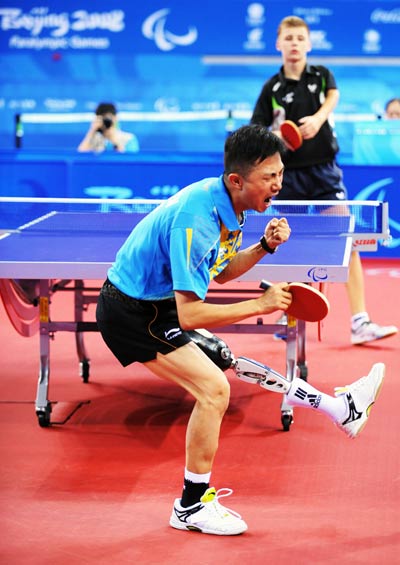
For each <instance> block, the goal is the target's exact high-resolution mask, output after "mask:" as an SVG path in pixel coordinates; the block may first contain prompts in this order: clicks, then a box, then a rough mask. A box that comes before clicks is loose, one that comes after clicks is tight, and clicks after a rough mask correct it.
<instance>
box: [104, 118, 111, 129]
mask: <svg viewBox="0 0 400 565" xmlns="http://www.w3.org/2000/svg"><path fill="white" fill-rule="evenodd" d="M112 125H113V121H112V119H111V118H103V126H104V128H105V129H109V128H110V127H111V126H112Z"/></svg>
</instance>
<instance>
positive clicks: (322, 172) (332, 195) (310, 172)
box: [275, 161, 347, 201]
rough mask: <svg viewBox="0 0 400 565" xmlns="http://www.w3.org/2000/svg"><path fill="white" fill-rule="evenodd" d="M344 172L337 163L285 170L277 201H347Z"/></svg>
mask: <svg viewBox="0 0 400 565" xmlns="http://www.w3.org/2000/svg"><path fill="white" fill-rule="evenodd" d="M346 198H347V191H346V187H345V185H344V184H343V172H342V170H341V169H340V167H338V165H337V164H336V163H335V161H331V162H330V163H322V164H319V165H313V166H311V167H304V168H301V169H285V172H284V173H283V186H282V190H281V191H280V193H279V195H277V196H276V197H275V199H276V200H338V201H340V200H346Z"/></svg>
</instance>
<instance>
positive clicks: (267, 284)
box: [259, 279, 272, 290]
mask: <svg viewBox="0 0 400 565" xmlns="http://www.w3.org/2000/svg"><path fill="white" fill-rule="evenodd" d="M271 286H272V283H271V282H269V281H266V280H265V279H262V281H261V282H260V287H259V288H262V289H263V290H268V289H269V288H270V287H271Z"/></svg>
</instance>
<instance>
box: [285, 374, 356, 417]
mask: <svg viewBox="0 0 400 565" xmlns="http://www.w3.org/2000/svg"><path fill="white" fill-rule="evenodd" d="M286 399H287V402H288V404H290V405H291V406H302V407H303V408H314V410H318V411H319V412H322V413H323V414H326V415H327V416H329V417H330V418H331V419H332V420H333V421H334V422H343V421H344V420H345V419H346V416H347V412H348V406H347V402H346V399H345V395H342V396H339V397H338V398H336V397H335V396H330V395H329V394H325V393H323V392H320V391H319V390H317V389H316V388H314V387H313V386H311V385H310V384H309V383H308V382H306V381H304V380H303V379H299V378H298V377H296V378H294V379H293V382H292V384H291V387H290V389H289V392H288V393H287V394H286Z"/></svg>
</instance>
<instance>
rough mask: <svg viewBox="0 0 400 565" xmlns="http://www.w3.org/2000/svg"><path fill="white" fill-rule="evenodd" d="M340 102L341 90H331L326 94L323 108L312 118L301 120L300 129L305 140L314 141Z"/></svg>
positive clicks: (307, 117)
mask: <svg viewBox="0 0 400 565" xmlns="http://www.w3.org/2000/svg"><path fill="white" fill-rule="evenodd" d="M338 101H339V90H337V89H336V88H331V89H329V90H328V91H327V93H326V98H325V100H324V102H323V103H322V105H321V107H320V108H319V110H318V111H317V112H315V114H313V115H312V116H304V117H303V118H300V120H299V127H300V131H301V135H302V136H303V139H312V138H313V137H315V136H316V135H317V133H318V132H319V130H320V129H321V127H322V126H323V124H324V123H325V122H326V120H327V119H328V118H329V114H331V112H333V110H334V109H335V108H336V105H337V103H338Z"/></svg>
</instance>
